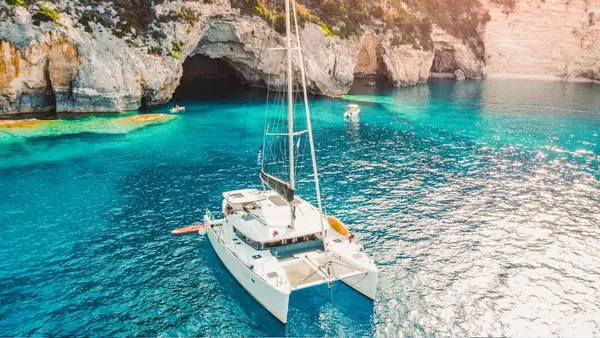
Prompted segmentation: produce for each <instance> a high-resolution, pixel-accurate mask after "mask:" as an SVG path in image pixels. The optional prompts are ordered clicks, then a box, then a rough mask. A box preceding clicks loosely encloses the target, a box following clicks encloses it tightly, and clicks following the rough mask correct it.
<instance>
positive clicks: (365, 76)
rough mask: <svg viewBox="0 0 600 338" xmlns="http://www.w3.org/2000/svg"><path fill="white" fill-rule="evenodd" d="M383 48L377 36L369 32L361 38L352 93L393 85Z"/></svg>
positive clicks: (366, 92)
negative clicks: (384, 58)
mask: <svg viewBox="0 0 600 338" xmlns="http://www.w3.org/2000/svg"><path fill="white" fill-rule="evenodd" d="M382 50H383V48H382V46H381V40H380V39H379V38H378V37H377V36H375V35H373V34H370V33H367V34H365V35H364V36H363V37H362V38H361V40H360V45H359V51H358V56H357V60H356V66H355V68H354V81H353V82H352V88H351V89H350V94H370V93H372V92H375V91H377V89H382V88H389V87H392V82H391V80H390V78H389V76H388V74H387V70H386V66H385V63H384V62H383V57H382Z"/></svg>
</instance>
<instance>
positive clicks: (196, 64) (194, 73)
mask: <svg viewBox="0 0 600 338" xmlns="http://www.w3.org/2000/svg"><path fill="white" fill-rule="evenodd" d="M250 89H251V87H250V84H248V82H247V81H246V80H245V79H244V78H243V76H242V75H241V74H240V73H239V72H237V71H236V70H235V68H234V67H233V66H231V65H230V64H229V63H228V62H227V61H226V60H224V59H212V58H210V57H208V56H206V55H202V54H196V55H193V56H190V57H188V58H187V59H186V60H185V62H184V63H183V74H182V76H181V81H180V83H179V86H178V87H177V89H176V90H175V93H174V94H173V99H175V100H198V99H201V100H215V99H223V98H227V97H235V96H239V95H245V94H247V93H248V91H249V90H250Z"/></svg>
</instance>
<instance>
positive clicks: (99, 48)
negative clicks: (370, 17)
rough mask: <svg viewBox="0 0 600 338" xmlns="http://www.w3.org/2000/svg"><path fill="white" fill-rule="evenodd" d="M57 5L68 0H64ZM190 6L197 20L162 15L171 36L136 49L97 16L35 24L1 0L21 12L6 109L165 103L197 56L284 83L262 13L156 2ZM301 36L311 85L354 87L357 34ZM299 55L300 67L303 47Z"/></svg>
mask: <svg viewBox="0 0 600 338" xmlns="http://www.w3.org/2000/svg"><path fill="white" fill-rule="evenodd" d="M55 3H56V6H57V7H60V6H63V7H64V8H67V7H68V6H67V5H69V1H67V0H62V1H57V2H55ZM184 5H186V6H192V8H193V9H194V10H195V11H196V13H200V14H199V18H198V22H197V23H196V24H195V25H191V24H189V23H185V22H183V23H182V22H177V21H176V22H160V23H157V24H156V25H157V26H156V27H153V28H152V29H155V30H157V31H160V32H162V33H164V34H165V36H164V37H163V38H162V40H161V41H162V42H161V43H160V44H159V43H158V42H156V41H153V40H150V41H148V46H147V47H137V46H136V45H137V43H133V46H132V41H131V40H126V39H125V38H123V39H121V38H118V37H116V36H114V34H112V33H111V32H110V31H108V30H107V29H106V28H104V27H102V26H101V25H99V24H95V23H91V24H90V25H91V31H90V30H86V29H84V28H83V27H81V26H80V25H79V26H78V25H76V24H75V21H76V18H75V17H71V16H70V15H69V14H68V13H65V11H66V10H64V8H63V10H61V13H62V14H61V15H60V24H57V25H53V24H51V23H42V24H41V25H40V26H39V27H38V26H35V25H33V24H32V13H30V12H28V11H27V10H26V9H25V8H23V7H15V6H8V5H5V4H0V12H2V11H4V13H7V11H8V13H11V14H12V15H13V17H14V18H13V19H12V20H2V21H1V22H0V114H5V113H27V112H44V111H53V110H56V111H57V112H109V111H110V112H112V111H127V110H136V109H138V108H140V107H141V106H142V105H155V104H161V103H164V102H166V101H168V100H169V99H170V98H171V96H172V94H173V92H174V91H175V89H176V88H177V86H178V85H179V82H180V79H181V76H182V73H183V68H182V64H183V62H184V61H185V60H186V59H187V58H188V57H190V56H194V55H197V54H200V55H202V56H205V57H208V58H213V59H219V61H220V62H222V63H224V64H227V65H229V66H231V67H232V68H233V69H234V70H235V71H236V74H237V75H238V76H240V77H242V79H243V80H244V81H246V82H248V83H250V84H253V85H260V86H272V87H278V86H281V85H283V84H284V83H285V73H286V72H285V62H283V60H285V52H284V50H282V48H284V46H285V40H284V39H283V37H282V36H281V35H280V34H278V33H276V32H275V31H274V30H273V29H272V28H271V27H270V26H269V25H268V24H267V23H266V22H265V21H264V20H262V19H260V18H258V17H250V16H246V15H241V14H239V13H238V12H237V10H235V9H232V8H231V6H230V3H229V1H228V0H214V1H211V2H210V3H192V4H188V3H187V2H185V1H173V2H169V3H166V4H163V5H156V6H155V10H156V12H157V13H159V14H158V15H160V13H169V12H172V11H175V10H179V9H181V7H182V6H184ZM193 6H195V7H193ZM105 7H106V8H104V7H103V11H105V12H106V11H110V10H111V8H110V7H109V5H108V4H107V5H106V6H105ZM84 9H85V8H84ZM300 36H301V39H302V41H301V42H302V44H303V50H304V53H303V55H304V58H305V59H304V64H305V66H306V76H307V83H308V86H309V90H310V91H311V92H313V93H316V94H322V95H341V94H345V93H346V92H348V90H349V89H350V87H351V86H352V81H353V79H354V68H355V64H356V56H357V54H358V50H357V49H356V45H357V39H358V38H356V37H354V38H350V39H341V38H339V37H329V36H327V35H326V34H325V32H324V31H323V30H322V29H321V28H320V27H319V26H317V25H315V24H311V23H308V24H306V25H305V26H304V27H303V28H302V29H301V34H300ZM136 41H138V40H135V41H133V42H136ZM294 41H295V39H294ZM138 42H139V41H138ZM172 43H173V44H174V43H178V44H181V45H182V48H183V50H182V51H181V52H180V53H179V55H178V57H174V56H172V54H171V50H170V49H171V48H170V46H171V44H172ZM165 46H167V47H165ZM151 50H154V51H158V52H151ZM293 63H294V65H295V67H294V69H295V70H296V71H297V69H298V67H297V66H298V65H299V63H300V58H299V56H298V55H296V54H294V55H293ZM296 79H299V74H296Z"/></svg>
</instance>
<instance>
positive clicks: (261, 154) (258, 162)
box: [256, 145, 263, 167]
mask: <svg viewBox="0 0 600 338" xmlns="http://www.w3.org/2000/svg"><path fill="white" fill-rule="evenodd" d="M256 157H257V158H256V165H257V166H259V167H262V157H263V146H262V145H261V146H260V149H258V154H257V156H256Z"/></svg>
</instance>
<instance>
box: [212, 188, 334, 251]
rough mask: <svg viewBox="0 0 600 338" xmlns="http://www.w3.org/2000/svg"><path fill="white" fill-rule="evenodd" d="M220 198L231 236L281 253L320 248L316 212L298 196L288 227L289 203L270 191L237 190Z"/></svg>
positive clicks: (318, 219) (253, 245)
mask: <svg viewBox="0 0 600 338" xmlns="http://www.w3.org/2000/svg"><path fill="white" fill-rule="evenodd" d="M223 198H224V200H223V213H224V214H225V215H226V218H227V222H229V223H230V224H231V225H232V228H233V230H234V233H235V236H236V237H237V238H239V239H240V240H241V241H243V242H245V243H247V244H248V245H249V246H251V247H252V248H254V249H255V250H258V251H262V250H271V253H272V254H273V256H275V257H282V256H286V255H290V254H296V253H298V252H299V251H304V250H313V251H314V250H318V249H322V248H323V241H322V234H321V223H320V222H321V219H320V218H319V215H320V213H319V211H318V209H316V208H314V207H312V206H311V205H310V204H309V203H304V201H303V200H302V199H300V198H298V197H296V198H295V205H296V227H295V228H291V227H290V226H289V224H290V220H291V211H290V207H289V205H288V203H287V202H286V201H285V200H284V199H283V198H282V197H281V196H279V195H278V194H277V193H275V192H273V191H258V190H256V189H246V190H237V191H231V192H226V193H223ZM324 222H326V220H324Z"/></svg>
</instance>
